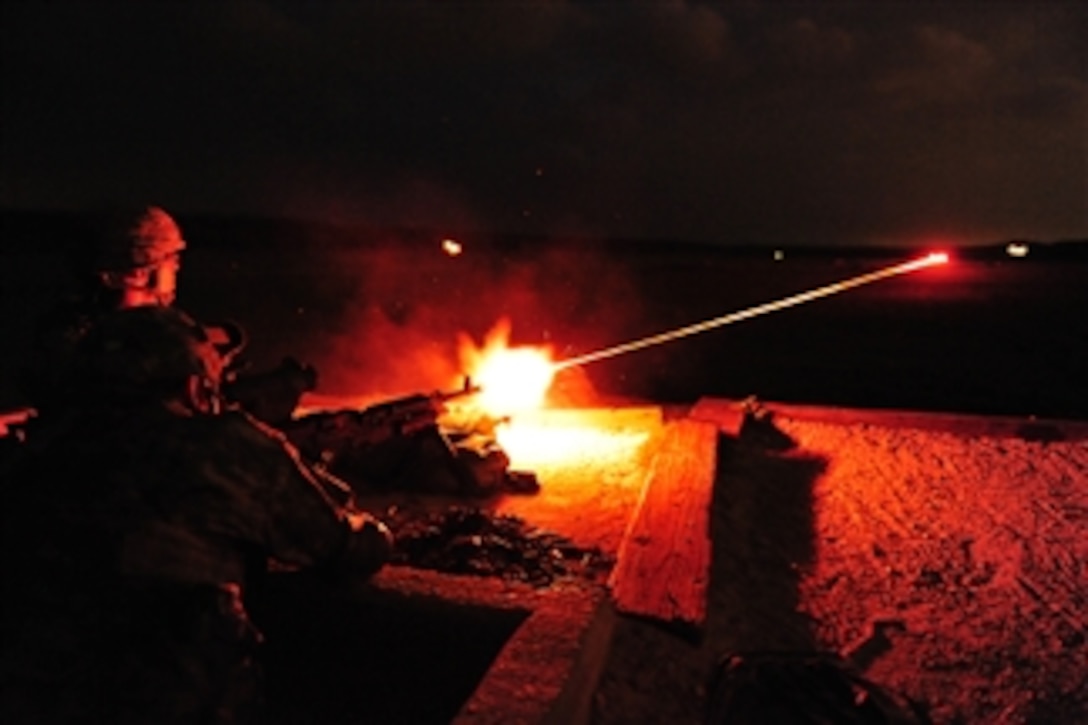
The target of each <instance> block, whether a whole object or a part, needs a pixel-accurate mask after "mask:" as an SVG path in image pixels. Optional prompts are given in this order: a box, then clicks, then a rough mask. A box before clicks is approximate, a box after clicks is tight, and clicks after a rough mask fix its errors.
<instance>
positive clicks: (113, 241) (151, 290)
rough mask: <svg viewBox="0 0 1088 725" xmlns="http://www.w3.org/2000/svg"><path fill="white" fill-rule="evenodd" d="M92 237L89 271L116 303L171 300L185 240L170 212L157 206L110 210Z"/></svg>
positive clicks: (166, 303) (130, 304) (131, 304)
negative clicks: (93, 238)
mask: <svg viewBox="0 0 1088 725" xmlns="http://www.w3.org/2000/svg"><path fill="white" fill-rule="evenodd" d="M97 237H98V238H97V239H96V240H94V241H95V245H94V246H95V248H94V250H93V255H94V260H93V267H94V271H95V273H96V275H97V281H98V283H99V284H101V286H102V288H103V289H104V290H107V291H109V292H110V293H112V295H107V296H111V297H112V298H113V299H114V301H115V302H114V303H115V305H116V306H117V307H142V306H144V305H163V306H169V305H172V304H173V303H174V299H175V297H176V295H177V275H178V271H179V269H180V266H181V256H180V255H181V252H182V251H183V250H184V249H185V240H184V239H183V238H182V236H181V229H179V228H178V225H177V223H176V222H175V221H174V219H173V218H172V217H171V216H170V215H169V214H167V213H166V212H165V211H163V210H162V209H161V208H159V207H157V206H148V207H145V208H142V209H140V210H138V211H135V212H132V211H126V212H121V213H112V214H109V215H107V216H106V217H105V218H104V220H103V223H102V224H101V226H100V229H99V232H98V234H97Z"/></svg>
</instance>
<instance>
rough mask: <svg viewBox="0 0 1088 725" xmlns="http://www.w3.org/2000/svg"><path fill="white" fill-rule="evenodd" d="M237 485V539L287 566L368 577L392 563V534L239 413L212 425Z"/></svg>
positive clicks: (277, 437)
mask: <svg viewBox="0 0 1088 725" xmlns="http://www.w3.org/2000/svg"><path fill="white" fill-rule="evenodd" d="M214 420H215V421H216V423H217V424H218V425H219V426H220V427H221V428H222V429H223V430H222V438H221V441H222V442H223V443H224V444H225V445H226V446H227V449H225V450H224V453H229V456H230V458H229V459H228V460H226V461H224V462H223V464H221V465H225V466H226V467H227V468H228V469H229V471H230V473H231V476H230V478H231V479H232V480H235V481H236V482H235V483H233V484H232V485H233V487H234V488H235V489H236V490H234V491H232V493H231V496H232V498H235V499H236V500H235V502H234V506H233V507H232V508H234V509H237V510H238V511H239V512H240V516H241V517H242V518H244V519H246V520H243V521H238V520H235V521H233V522H232V521H231V517H226V518H224V521H223V524H224V525H225V526H226V527H227V528H235V529H236V531H234V532H233V533H234V534H235V535H238V534H241V535H242V536H244V537H246V538H249V539H252V543H254V544H257V545H259V546H261V547H262V548H265V549H266V550H267V551H268V553H269V554H270V555H271V556H272V557H274V558H276V559H278V560H280V561H282V562H283V563H285V564H288V565H293V566H300V567H330V568H338V569H341V570H344V571H345V572H350V573H356V574H362V575H369V574H372V573H374V572H375V571H377V569H379V568H380V567H381V566H382V565H383V564H384V563H385V561H387V560H388V558H389V554H390V548H391V541H390V540H389V534H388V531H387V530H386V529H385V528H384V526H382V525H381V524H380V523H379V522H377V521H376V520H374V519H372V518H370V517H368V516H366V515H365V514H362V513H360V512H358V511H357V510H355V509H354V508H353V507H352V506H351V505H350V501H345V500H343V499H342V498H338V496H337V495H336V492H333V491H330V490H329V489H328V488H327V487H326V486H324V485H323V484H322V483H321V481H320V480H319V478H318V477H317V476H316V475H315V474H314V472H313V471H312V470H311V469H310V468H309V467H308V466H307V465H306V464H305V463H304V462H303V461H302V460H301V459H300V458H299V455H298V452H297V451H296V450H295V448H294V447H293V446H291V445H290V444H289V443H288V442H287V441H286V440H285V438H284V436H283V435H282V434H281V433H279V432H278V431H276V430H275V429H273V428H271V427H269V426H266V425H263V424H261V423H260V422H258V421H256V420H255V419H253V418H252V417H251V416H248V415H247V414H245V413H243V412H240V411H234V412H229V413H226V414H224V415H222V416H219V417H218V418H217V419H214Z"/></svg>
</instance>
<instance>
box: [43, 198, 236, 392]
mask: <svg viewBox="0 0 1088 725" xmlns="http://www.w3.org/2000/svg"><path fill="white" fill-rule="evenodd" d="M185 248H186V243H185V240H184V238H183V237H182V234H181V229H180V228H179V227H178V224H177V222H175V221H174V219H173V218H172V217H171V216H170V215H169V214H167V213H166V212H165V211H164V210H163V209H162V208H160V207H158V206H141V207H137V208H134V209H126V210H120V211H117V210H115V211H111V212H109V213H104V214H99V215H97V216H96V217H94V219H93V220H92V222H91V232H90V234H89V236H88V238H87V239H85V240H81V243H79V244H76V245H75V254H74V255H73V263H74V268H75V269H74V272H75V276H76V282H77V289H76V293H75V294H74V295H73V296H72V297H70V298H68V299H66V300H64V301H62V302H61V304H59V305H58V306H56V307H55V308H54V309H52V310H50V311H49V312H48V313H47V314H46V315H45V316H44V317H43V318H42V319H40V320H39V323H38V326H37V334H36V339H35V344H34V347H33V349H32V351H31V360H30V364H29V365H28V369H27V370H26V372H25V374H24V387H25V388H26V393H27V397H28V398H29V403H30V405H31V406H33V407H34V408H35V409H37V411H38V413H39V414H45V413H47V412H48V411H49V410H54V409H65V408H67V407H70V405H71V404H72V402H73V400H74V398H73V395H74V394H75V393H76V392H77V391H75V390H74V389H73V386H74V385H78V378H79V376H80V375H81V374H82V373H81V371H80V369H79V366H80V365H81V364H82V363H83V362H84V361H83V360H82V358H81V356H80V354H79V347H80V345H81V343H82V342H83V340H84V339H85V338H87V336H88V335H89V334H91V332H92V331H93V330H94V328H95V327H96V326H97V324H98V323H99V322H100V321H101V320H102V319H103V318H104V317H105V316H107V315H109V314H110V313H112V312H115V311H117V310H126V309H138V308H145V307H146V308H167V307H171V306H172V305H173V303H174V302H175V299H176V296H177V278H178V272H179V270H180V267H181V253H182V251H184V249H185ZM192 324H193V325H194V326H195V325H196V323H192ZM203 330H204V334H205V336H206V337H207V338H208V342H209V343H210V344H211V345H212V346H213V347H214V348H215V350H216V351H217V352H218V354H219V355H220V357H221V364H220V367H225V366H226V365H228V364H229V363H230V361H231V360H232V358H234V357H235V356H236V355H237V354H238V353H239V351H240V350H241V349H242V347H243V345H244V344H245V336H244V334H243V333H242V331H241V329H240V328H239V327H238V326H236V325H233V324H229V323H227V324H224V325H221V326H207V325H205V326H204V327H203Z"/></svg>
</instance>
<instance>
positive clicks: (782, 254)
mask: <svg viewBox="0 0 1088 725" xmlns="http://www.w3.org/2000/svg"><path fill="white" fill-rule="evenodd" d="M785 258H786V253H785V252H783V251H782V250H781V249H776V250H774V261H776V262H781V261H782V260H783V259H785Z"/></svg>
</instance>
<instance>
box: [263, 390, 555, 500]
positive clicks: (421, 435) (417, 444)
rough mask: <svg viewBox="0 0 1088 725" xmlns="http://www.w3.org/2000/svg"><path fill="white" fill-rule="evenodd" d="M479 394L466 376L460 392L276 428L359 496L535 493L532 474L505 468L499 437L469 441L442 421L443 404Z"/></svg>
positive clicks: (339, 412)
mask: <svg viewBox="0 0 1088 725" xmlns="http://www.w3.org/2000/svg"><path fill="white" fill-rule="evenodd" d="M479 392H480V387H479V386H477V385H473V384H472V381H471V380H470V379H469V378H465V383H464V385H463V386H462V387H461V388H460V389H458V390H453V391H436V392H433V393H416V394H413V395H407V396H405V397H402V398H396V399H393V400H388V401H384V402H381V403H377V404H375V405H372V406H370V407H367V408H363V409H361V410H359V409H353V408H347V409H343V410H335V411H327V412H317V413H311V414H309V415H304V416H301V417H299V418H295V419H293V420H291V421H289V422H288V423H286V424H285V425H283V426H281V430H282V431H283V432H284V434H285V435H286V436H287V439H288V440H289V441H291V443H293V444H294V445H295V447H296V448H298V450H299V452H300V453H301V454H302V455H303V457H305V458H307V459H309V460H310V461H313V462H316V463H317V464H318V465H320V466H323V467H324V468H325V469H326V470H328V471H329V472H330V473H333V474H334V475H336V476H338V477H339V478H341V479H343V480H344V481H346V482H348V483H349V484H350V485H351V486H352V488H353V489H355V490H356V491H357V492H358V493H362V494H365V493H374V492H388V491H414V492H417V493H444V494H458V495H470V496H480V495H487V494H491V493H495V492H497V491H501V490H506V491H512V492H518V493H531V492H535V491H536V490H538V488H539V487H538V485H537V482H536V477H535V476H533V475H532V474H529V473H524V472H513V471H510V470H509V466H510V459H509V457H508V456H507V455H506V453H505V451H503V450H502V448H501V447H499V445H498V442H497V441H495V440H493V439H491V438H489V437H486V436H485V440H484V441H483V442H481V441H480V440H471V441H470V440H469V439H468V437H467V436H464V435H463V434H459V435H456V436H455V435H452V434H451V432H450V431H448V430H447V429H444V428H443V427H442V426H441V425H440V423H439V421H440V419H441V418H442V416H443V415H444V414H445V413H446V412H447V411H448V408H447V405H448V404H449V403H451V402H453V401H455V400H460V399H464V398H468V397H471V396H473V395H475V394H477V393H479ZM453 438H456V440H452V439H453Z"/></svg>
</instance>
